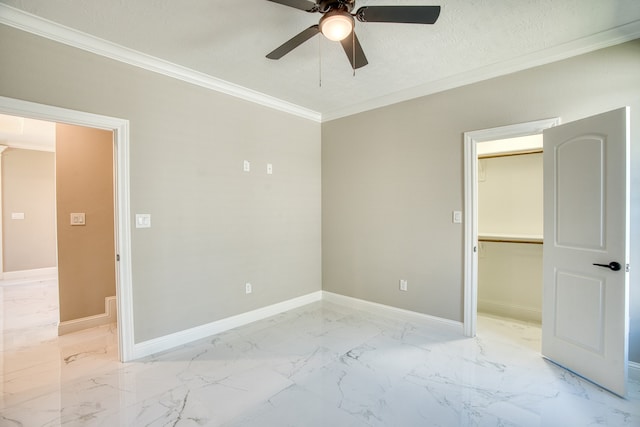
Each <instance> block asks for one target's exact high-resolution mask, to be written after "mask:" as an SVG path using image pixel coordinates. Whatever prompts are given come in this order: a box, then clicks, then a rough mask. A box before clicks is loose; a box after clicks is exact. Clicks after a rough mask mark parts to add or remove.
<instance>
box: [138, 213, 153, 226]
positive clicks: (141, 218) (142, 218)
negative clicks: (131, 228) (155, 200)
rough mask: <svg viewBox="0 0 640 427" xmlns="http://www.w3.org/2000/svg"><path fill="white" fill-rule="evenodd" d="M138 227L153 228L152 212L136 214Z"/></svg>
mask: <svg viewBox="0 0 640 427" xmlns="http://www.w3.org/2000/svg"><path fill="white" fill-rule="evenodd" d="M136 228H151V214H136Z"/></svg>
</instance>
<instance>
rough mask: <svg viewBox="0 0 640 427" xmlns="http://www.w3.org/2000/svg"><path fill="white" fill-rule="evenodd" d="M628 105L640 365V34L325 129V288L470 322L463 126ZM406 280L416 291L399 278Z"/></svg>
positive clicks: (635, 352) (634, 355) (634, 348)
mask: <svg viewBox="0 0 640 427" xmlns="http://www.w3.org/2000/svg"><path fill="white" fill-rule="evenodd" d="M624 105H629V106H631V115H632V117H631V138H632V147H631V151H632V153H631V154H632V161H631V170H632V174H633V176H632V218H631V235H632V259H631V262H632V266H633V267H632V272H631V275H630V278H631V291H630V292H631V334H630V340H631V359H632V360H634V361H638V362H640V238H639V237H638V236H639V233H640V191H639V190H638V189H640V140H639V139H640V40H635V41H633V42H629V43H625V44H622V45H618V46H615V47H611V48H607V49H604V50H600V51H596V52H593V53H590V54H586V55H582V56H578V57H575V58H572V59H568V60H564V61H560V62H557V63H553V64H549V65H546V66H541V67H537V68H533V69H530V70H526V71H522V72H518V73H515V74H511V75H508V76H504V77H500V78H495V79H491V80H487V81H484V82H481V83H477V84H473V85H468V86H465V87H461V88H457V89H454V90H449V91H445V92H442V93H438V94H434V95H431V96H427V97H422V98H419V99H415V100H411V101H407V102H403V103H399V104H396V105H392V106H389V107H385V108H380V109H377V110H373V111H369V112H365V113H362V114H358V115H353V116H350V117H347V118H343V119H339V120H334V121H331V122H327V123H324V124H323V125H322V197H323V199H322V202H323V203H322V209H323V210H322V215H323V217H322V233H323V249H322V251H323V288H324V289H325V290H327V291H332V292H337V293H340V294H345V295H349V296H353V297H357V298H362V299H366V300H370V301H375V302H378V303H383V304H390V305H393V306H397V307H400V308H404V309H409V310H415V311H418V312H421V313H427V314H430V315H435V316H441V317H444V318H447V319H452V320H458V321H461V320H462V310H463V227H462V225H460V224H452V223H451V211H452V210H454V209H463V208H464V206H463V195H464V187H463V133H464V132H465V131H472V130H479V129H486V128H492V127H497V126H504V125H510V124H514V123H521V122H527V121H533V120H539V119H545V118H551V117H556V116H559V117H561V118H562V120H563V121H564V122H569V121H573V120H576V119H580V118H583V117H587V116H590V115H594V114H597V113H601V112H604V111H608V110H612V109H615V108H618V107H621V106H624ZM399 279H406V280H408V288H409V291H408V292H400V291H398V280H399Z"/></svg>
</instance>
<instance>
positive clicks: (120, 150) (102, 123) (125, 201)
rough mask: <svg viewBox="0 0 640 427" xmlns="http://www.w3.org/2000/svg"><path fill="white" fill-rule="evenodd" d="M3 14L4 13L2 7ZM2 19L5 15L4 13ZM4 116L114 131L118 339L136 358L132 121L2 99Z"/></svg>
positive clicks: (123, 354) (126, 356)
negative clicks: (130, 205) (132, 266)
mask: <svg viewBox="0 0 640 427" xmlns="http://www.w3.org/2000/svg"><path fill="white" fill-rule="evenodd" d="M0 12H3V13H4V10H3V9H1V8H0ZM0 16H2V15H1V14H0ZM0 113H4V114H12V115H15V116H21V117H29V118H32V119H39V120H49V121H53V122H59V123H69V124H74V125H80V126H87V127H92V128H98V129H107V130H112V131H114V144H115V150H116V156H117V161H116V185H117V187H116V194H117V200H116V202H117V203H116V213H117V217H118V220H117V227H116V228H117V232H116V234H117V240H118V242H117V247H116V251H117V252H118V254H119V255H120V262H118V263H117V280H116V298H117V300H118V310H117V312H118V337H119V346H118V349H119V353H120V355H119V356H120V360H121V361H123V362H126V361H129V360H131V359H132V355H133V353H132V352H133V344H134V340H133V339H134V338H133V292H132V274H131V224H130V221H131V219H130V217H131V215H130V210H129V121H128V120H124V119H119V118H115V117H107V116H101V115H97V114H91V113H85V112H81V111H74V110H68V109H65V108H60V107H54V106H50V105H44V104H36V103H33V102H27V101H22V100H18V99H12V98H6V97H2V96H0Z"/></svg>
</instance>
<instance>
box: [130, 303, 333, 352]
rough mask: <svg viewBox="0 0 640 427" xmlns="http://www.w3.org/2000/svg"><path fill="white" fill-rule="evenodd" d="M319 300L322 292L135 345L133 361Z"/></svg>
mask: <svg viewBox="0 0 640 427" xmlns="http://www.w3.org/2000/svg"><path fill="white" fill-rule="evenodd" d="M321 299H322V291H317V292H313V293H310V294H307V295H303V296H301V297H297V298H293V299H290V300H287V301H283V302H279V303H276V304H273V305H269V306H266V307H262V308H258V309H256V310H252V311H248V312H246V313H242V314H238V315H235V316H231V317H226V318H224V319H220V320H216V321H215V322H211V323H207V324H206V325H201V326H196V327H194V328H191V329H186V330H184V331H180V332H175V333H173V334H169V335H164V336H162V337H158V338H154V339H151V340H148V341H144V342H141V343H137V344H135V346H134V351H133V359H139V358H141V357H145V356H149V355H151V354H155V353H159V352H161V351H165V350H169V349H171V348H175V347H178V346H181V345H184V344H188V343H190V342H193V341H196V340H199V339H202V338H206V337H209V336H211V335H215V334H219V333H221V332H224V331H228V330H230V329H233V328H237V327H240V326H244V325H247V324H249V323H252V322H255V321H258V320H262V319H266V318H267V317H271V316H275V315H276V314H280V313H283V312H285V311H289V310H293V309H295V308H298V307H302V306H305V305H307V304H311V303H313V302H317V301H320V300H321Z"/></svg>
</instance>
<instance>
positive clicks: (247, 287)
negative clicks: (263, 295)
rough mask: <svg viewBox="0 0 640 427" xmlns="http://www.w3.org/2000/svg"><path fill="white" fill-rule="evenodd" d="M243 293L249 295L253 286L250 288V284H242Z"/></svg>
mask: <svg viewBox="0 0 640 427" xmlns="http://www.w3.org/2000/svg"><path fill="white" fill-rule="evenodd" d="M244 291H245V292H246V293H248V294H250V293H251V292H253V286H251V283H245V284H244Z"/></svg>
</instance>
